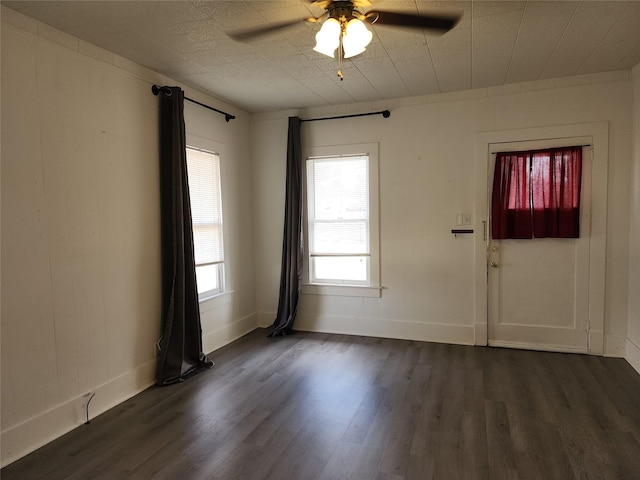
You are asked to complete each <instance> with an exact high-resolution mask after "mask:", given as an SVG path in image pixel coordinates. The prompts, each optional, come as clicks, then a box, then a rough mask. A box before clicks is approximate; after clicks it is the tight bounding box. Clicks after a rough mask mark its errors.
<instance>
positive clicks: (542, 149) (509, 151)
mask: <svg viewBox="0 0 640 480" xmlns="http://www.w3.org/2000/svg"><path fill="white" fill-rule="evenodd" d="M592 146H593V145H590V144H586V145H567V146H566V147H549V148H535V149H533V150H498V151H497V152H491V155H495V154H496V153H511V152H520V151H522V152H543V151H545V150H557V149H561V148H574V147H592Z"/></svg>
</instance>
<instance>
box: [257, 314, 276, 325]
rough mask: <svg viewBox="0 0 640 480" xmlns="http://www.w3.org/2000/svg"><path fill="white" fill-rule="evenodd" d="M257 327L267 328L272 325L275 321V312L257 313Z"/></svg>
mask: <svg viewBox="0 0 640 480" xmlns="http://www.w3.org/2000/svg"><path fill="white" fill-rule="evenodd" d="M257 316H258V326H259V327H261V328H268V327H270V326H271V325H272V324H273V321H274V320H275V319H276V312H258V313H257Z"/></svg>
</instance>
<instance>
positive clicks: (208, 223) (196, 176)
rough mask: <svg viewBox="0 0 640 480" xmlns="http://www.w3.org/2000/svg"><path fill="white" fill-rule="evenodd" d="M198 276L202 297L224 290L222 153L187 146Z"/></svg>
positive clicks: (199, 294)
mask: <svg viewBox="0 0 640 480" xmlns="http://www.w3.org/2000/svg"><path fill="white" fill-rule="evenodd" d="M187 171H188V176H189V196H190V198H191V217H192V221H193V243H194V251H195V260H196V279H197V282H198V297H199V298H200V300H201V301H202V300H205V299H207V298H210V297H213V296H214V295H216V294H220V293H222V292H223V291H224V248H223V230H222V195H221V189H220V155H218V154H217V153H213V152H208V151H205V150H200V149H197V148H193V147H187Z"/></svg>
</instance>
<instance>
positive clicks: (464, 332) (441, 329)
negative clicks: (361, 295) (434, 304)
mask: <svg viewBox="0 0 640 480" xmlns="http://www.w3.org/2000/svg"><path fill="white" fill-rule="evenodd" d="M294 329H296V330H304V331H309V332H322V333H337V334H343V335H362V336H366V337H383V338H398V339H403V340H418V341H423V342H438V343H451V344H460V345H473V344H474V337H475V327H474V326H473V325H449V324H444V323H421V322H410V321H407V320H388V319H375V318H360V317H342V316H333V315H310V314H298V317H297V318H296V321H295V324H294Z"/></svg>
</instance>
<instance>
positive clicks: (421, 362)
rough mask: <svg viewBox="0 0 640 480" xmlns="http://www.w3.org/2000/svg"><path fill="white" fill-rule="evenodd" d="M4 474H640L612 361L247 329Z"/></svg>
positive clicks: (371, 477)
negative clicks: (195, 367)
mask: <svg viewBox="0 0 640 480" xmlns="http://www.w3.org/2000/svg"><path fill="white" fill-rule="evenodd" d="M212 357H213V359H214V360H215V362H216V366H215V367H214V368H213V369H212V370H210V371H208V372H206V373H203V374H200V375H197V376H195V377H193V378H192V379H190V380H188V381H187V382H185V383H182V384H179V385H174V386H170V387H154V388H151V389H149V390H147V391H145V392H143V393H141V394H140V395H138V396H136V397H134V398H132V399H131V400H129V401H127V402H125V403H123V404H121V405H119V406H117V407H116V408H114V409H112V410H110V411H109V412H107V413H105V414H103V415H101V416H99V417H97V418H95V419H93V420H92V421H91V424H90V425H85V426H81V427H79V428H78V429H76V430H74V431H72V432H71V433H69V434H67V435H65V436H64V437H62V438H60V439H58V440H56V441H54V442H53V443H51V444H49V445H47V446H45V447H43V448H41V449H40V450H38V451H36V452H34V453H33V454H31V455H28V456H27V457H25V458H23V459H21V460H18V461H17V462H15V463H13V464H11V465H9V466H8V467H6V468H4V469H3V470H2V471H1V472H0V475H1V477H2V480H13V479H47V480H55V479H70V480H73V479H83V480H84V479H92V480H93V479H126V478H134V479H145V480H146V479H171V480H175V479H181V480H190V479H224V480H227V479H256V480H257V479H274V480H285V479H295V480H311V479H330V480H337V479H363V480H400V479H419V480H429V479H436V480H455V479H464V480H471V479H496V480H502V479H535V480H552V479H558V480H570V479H597V480H606V479H611V480H624V479H629V480H632V479H633V480H637V479H640V376H639V375H638V374H637V373H636V372H635V371H634V370H633V369H632V368H631V367H630V366H629V365H628V364H627V363H626V362H625V361H624V360H621V359H613V358H601V357H589V356H584V355H566V354H558V353H540V352H527V351H516V350H507V349H492V348H482V347H465V346H454V345H445V344H434V343H423V342H413V341H404V340H390V339H379V338H367V337H356V336H343V335H329V334H316V333H298V334H296V335H293V336H289V337H285V338H276V339H270V338H266V336H265V331H264V330H256V331H255V332H253V333H251V334H249V335H247V336H245V337H243V338H241V339H240V340H237V341H236V342H234V343H232V344H230V345H228V346H226V347H224V348H222V349H220V350H218V351H217V352H215V353H214V354H213V355H212Z"/></svg>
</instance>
